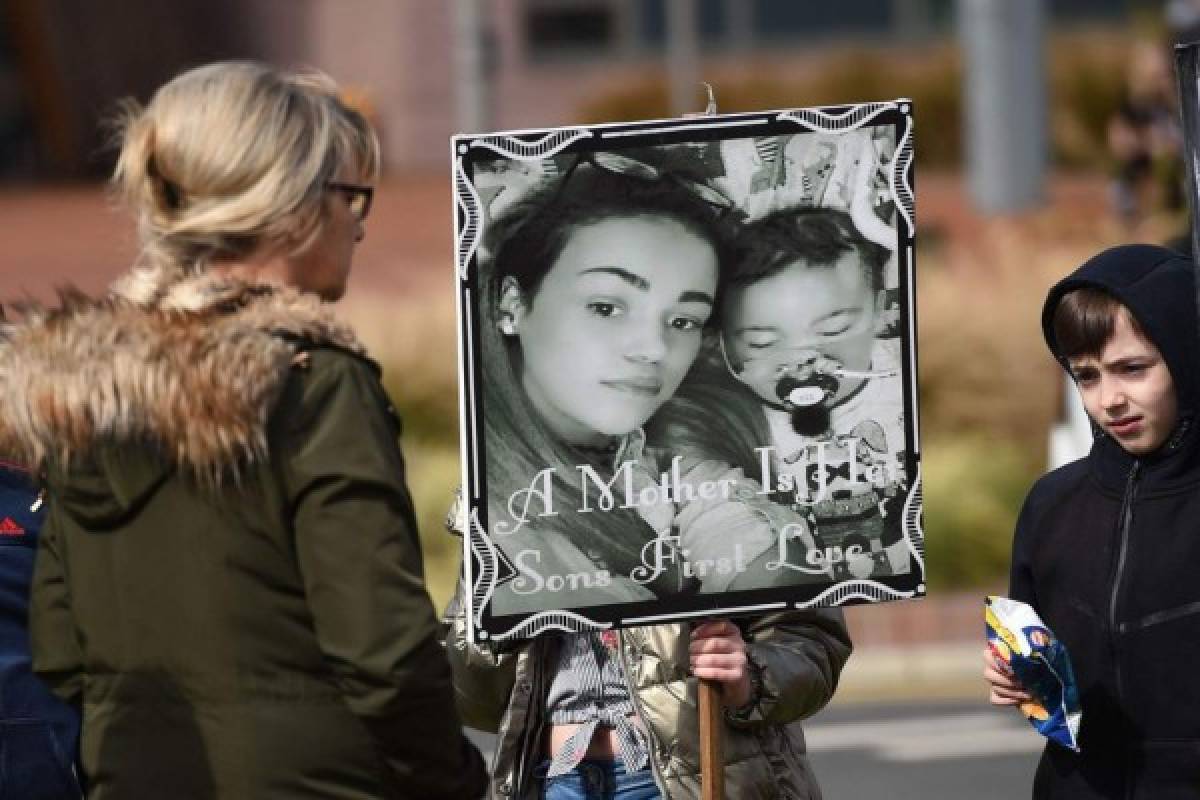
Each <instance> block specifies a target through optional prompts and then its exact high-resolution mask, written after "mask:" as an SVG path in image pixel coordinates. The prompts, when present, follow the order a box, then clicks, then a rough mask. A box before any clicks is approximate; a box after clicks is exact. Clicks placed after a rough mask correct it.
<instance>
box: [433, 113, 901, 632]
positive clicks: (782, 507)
mask: <svg viewBox="0 0 1200 800" xmlns="http://www.w3.org/2000/svg"><path fill="white" fill-rule="evenodd" d="M912 126H913V113H912V107H911V103H909V102H908V101H907V100H896V101H891V102H877V103H867V104H859V105H848V106H838V107H825V108H808V109H794V110H790V111H774V112H762V113H758V114H734V115H709V116H697V117H691V118H684V119H677V120H664V121H658V122H639V123H625V124H611V125H598V126H590V127H579V128H557V129H550V130H536V131H521V132H510V133H495V134H481V135H474V136H470V135H463V136H457V137H455V138H454V140H453V166H454V179H455V187H454V189H455V200H456V219H455V233H456V246H457V250H456V255H457V260H458V263H457V269H458V275H457V279H458V309H459V323H460V367H461V373H462V393H461V411H462V451H463V470H464V475H463V502H462V503H461V507H460V514H461V518H462V523H461V525H460V528H461V529H463V530H464V531H465V537H464V538H465V542H464V546H465V550H466V557H465V559H464V571H465V575H464V578H465V580H466V582H467V585H468V586H469V587H470V591H469V592H468V593H467V594H468V602H469V604H470V616H471V620H472V626H473V630H472V635H473V636H474V637H476V639H493V640H504V639H510V638H527V637H530V636H533V635H535V634H537V633H539V632H543V631H546V630H550V629H556V630H569V631H583V630H592V629H604V628H610V627H625V626H635V625H644V624H650V623H652V622H660V621H667V620H679V619H688V618H692V617H699V616H710V615H713V614H724V615H736V614H749V613H763V612H764V611H768V610H772V609H778V610H783V609H788V608H807V607H812V606H834V605H847V604H852V603H864V602H883V601H889V600H899V599H908V598H913V597H918V596H921V595H923V594H924V592H925V585H924V551H923V542H922V537H923V534H922V530H921V478H920V469H919V445H918V424H917V422H918V420H917V403H916V336H915V313H916V310H915V307H914V297H915V289H914V286H913V279H912V270H913V256H912V253H913V244H914V239H913V234H914V229H915V225H914V220H913V214H914V207H913V194H912V161H913V146H912Z"/></svg>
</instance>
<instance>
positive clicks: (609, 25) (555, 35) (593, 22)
mask: <svg viewBox="0 0 1200 800" xmlns="http://www.w3.org/2000/svg"><path fill="white" fill-rule="evenodd" d="M524 24H525V41H526V43H527V46H528V49H529V54H530V55H531V56H532V57H533V58H535V59H543V58H555V57H559V56H576V55H595V54H597V53H602V52H604V51H606V50H609V49H611V48H613V47H615V46H616V44H617V18H616V10H615V9H614V8H613V5H612V4H611V3H609V2H602V1H601V0H597V2H572V3H561V2H560V3H548V2H542V3H532V2H531V3H529V4H527V5H526V7H525V19H524Z"/></svg>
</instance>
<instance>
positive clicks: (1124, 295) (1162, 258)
mask: <svg viewBox="0 0 1200 800" xmlns="http://www.w3.org/2000/svg"><path fill="white" fill-rule="evenodd" d="M1085 287H1092V288H1097V289H1103V290H1104V291H1106V292H1108V293H1109V294H1111V295H1112V296H1113V297H1115V298H1116V299H1117V300H1119V301H1120V302H1121V304H1122V305H1124V306H1125V307H1126V308H1128V309H1129V313H1130V314H1132V315H1133V317H1134V319H1136V320H1137V322H1138V325H1140V326H1141V328H1142V331H1143V333H1145V335H1146V336H1147V337H1148V338H1149V339H1150V340H1151V341H1152V342H1154V344H1155V346H1156V347H1158V349H1159V351H1160V352H1161V353H1162V355H1163V359H1164V360H1165V361H1166V363H1167V369H1169V370H1170V372H1171V380H1172V381H1173V382H1174V384H1175V391H1176V395H1177V397H1178V400H1179V412H1180V415H1181V416H1182V415H1188V416H1192V417H1194V416H1195V415H1196V411H1197V408H1198V406H1200V388H1198V383H1197V375H1198V374H1200V339H1198V338H1197V337H1198V336H1200V326H1197V321H1196V320H1197V310H1196V278H1195V266H1194V265H1193V264H1192V262H1191V261H1190V260H1188V259H1187V258H1185V257H1183V256H1181V255H1180V254H1179V253H1176V252H1175V251H1173V250H1168V249H1167V248H1165V247H1158V246H1156V245H1149V244H1131V245H1121V246H1119V247H1112V248H1109V249H1108V250H1105V251H1103V252H1102V253H1100V254H1098V255H1096V256H1094V257H1092V258H1091V259H1089V260H1088V261H1087V262H1085V263H1084V264H1083V266H1081V267H1080V268H1079V269H1077V270H1075V271H1074V272H1072V273H1071V274H1070V275H1068V276H1067V277H1066V278H1064V279H1063V280H1062V281H1059V282H1058V283H1057V284H1056V285H1055V286H1054V287H1053V288H1052V289H1051V290H1050V293H1049V294H1048V295H1047V297H1046V303H1045V305H1044V306H1043V307H1042V333H1043V334H1044V335H1045V337H1046V344H1047V346H1049V348H1050V352H1051V353H1052V354H1053V355H1054V357H1055V359H1057V360H1058V362H1059V363H1060V364H1062V366H1063V368H1064V369H1068V366H1067V363H1066V359H1065V358H1064V357H1063V355H1062V353H1060V352H1059V349H1058V347H1057V342H1056V341H1055V339H1054V325H1053V323H1054V312H1055V310H1056V309H1057V308H1058V303H1059V301H1060V300H1062V298H1063V295H1065V294H1067V293H1068V292H1071V291H1073V290H1075V289H1082V288H1085ZM1068 371H1069V369H1068Z"/></svg>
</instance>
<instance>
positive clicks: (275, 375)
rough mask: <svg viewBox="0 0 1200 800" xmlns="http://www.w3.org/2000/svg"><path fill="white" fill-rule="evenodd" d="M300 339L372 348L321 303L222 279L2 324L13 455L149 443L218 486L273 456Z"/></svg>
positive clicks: (6, 434)
mask: <svg viewBox="0 0 1200 800" xmlns="http://www.w3.org/2000/svg"><path fill="white" fill-rule="evenodd" d="M300 341H310V342H314V343H318V344H332V345H335V346H337V347H341V348H344V349H347V350H351V351H354V352H357V353H360V354H361V352H362V348H361V347H360V345H359V344H358V342H357V340H356V339H355V337H354V334H353V333H352V332H351V331H350V329H349V328H348V327H346V326H345V325H344V324H342V323H341V322H339V321H338V320H337V319H336V318H335V317H334V316H333V314H332V312H331V311H330V310H329V308H328V306H326V305H325V304H323V303H322V302H321V301H320V300H319V299H318V298H316V297H315V296H313V295H310V294H304V293H301V292H298V291H296V290H295V289H291V288H285V287H280V286H274V285H265V284H247V283H244V282H240V281H236V280H231V279H228V278H222V277H218V276H215V275H198V276H192V277H188V278H182V279H180V280H177V281H175V282H173V283H170V284H168V285H162V286H159V287H158V288H157V289H156V291H154V292H147V291H145V287H144V286H142V285H140V284H139V283H138V282H137V281H136V280H130V279H129V278H126V279H124V280H122V281H121V282H119V283H118V284H116V285H115V286H114V288H113V290H112V291H111V292H110V293H109V294H108V296H106V297H104V298H103V299H91V298H88V297H86V296H84V295H82V294H81V293H78V292H63V293H62V294H61V303H60V306H59V307H58V308H45V307H41V306H33V305H27V306H23V307H21V308H20V309H18V319H16V320H5V321H3V323H2V324H0V453H5V454H8V455H9V456H10V457H13V458H16V459H19V460H21V461H23V462H24V463H27V464H32V465H38V466H44V465H46V464H47V463H50V464H61V465H67V464H70V463H72V462H73V461H74V460H75V457H76V456H77V455H79V454H81V453H83V452H85V451H88V450H90V449H91V448H93V447H94V446H97V445H112V444H122V443H130V442H136V443H140V444H145V445H149V446H151V447H154V448H156V449H157V450H158V451H159V452H160V453H161V454H162V455H163V456H164V457H165V458H166V459H167V460H169V461H170V462H173V463H174V464H175V465H176V466H178V467H180V468H183V469H186V470H188V471H190V472H192V473H194V474H195V475H197V476H198V477H201V478H204V479H206V480H207V481H213V480H218V479H219V478H220V476H222V475H223V474H226V473H228V472H230V471H236V470H237V468H238V466H239V465H242V464H245V463H248V462H252V461H256V460H260V459H262V458H263V457H264V456H265V455H266V448H267V441H266V430H267V419H268V417H269V415H270V412H271V410H272V409H273V407H274V405H275V402H276V401H277V399H278V398H279V395H280V392H281V391H282V389H283V385H284V381H285V379H286V377H287V374H288V371H289V370H290V369H291V368H292V366H293V362H294V361H295V360H296V359H297V350H298V347H299V343H300Z"/></svg>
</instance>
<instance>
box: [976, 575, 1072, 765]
mask: <svg viewBox="0 0 1200 800" xmlns="http://www.w3.org/2000/svg"><path fill="white" fill-rule="evenodd" d="M984 619H985V620H986V623H987V641H988V647H989V648H991V651H992V652H993V653H994V654H995V655H996V658H997V660H999V661H1001V662H1003V663H1005V664H1007V665H1008V666H1009V667H1010V668H1011V669H1012V672H1013V675H1014V677H1016V679H1017V681H1018V682H1019V683H1020V684H1021V686H1023V687H1024V688H1025V690H1026V691H1027V692H1029V694H1030V695H1031V696H1032V697H1033V699H1032V700H1029V701H1027V702H1024V703H1022V704H1021V705H1020V706H1019V708H1020V710H1021V713H1022V714H1024V715H1025V716H1026V718H1028V719H1029V722H1030V724H1032V725H1033V727H1034V728H1035V729H1036V730H1037V732H1038V733H1040V734H1042V735H1043V736H1045V737H1046V738H1047V739H1049V740H1050V741H1052V742H1057V743H1058V744H1060V745H1062V746H1063V747H1069V748H1070V749H1072V750H1075V751H1078V750H1079V723H1080V721H1081V720H1082V719H1083V712H1082V711H1081V710H1080V708H1079V689H1078V688H1077V687H1076V685H1075V673H1074V672H1073V671H1072V670H1071V659H1070V658H1069V657H1068V656H1067V648H1066V647H1065V646H1064V645H1063V643H1062V642H1060V641H1059V640H1058V637H1056V636H1055V635H1054V634H1053V633H1052V632H1051V631H1050V629H1049V628H1047V627H1046V624H1045V623H1044V622H1042V618H1041V617H1039V616H1038V615H1037V612H1036V611H1034V610H1033V609H1032V608H1031V607H1030V606H1028V605H1026V604H1025V603H1022V602H1019V601H1017V600H1010V599H1009V598H1007V597H998V596H996V595H991V596H989V597H988V599H987V601H986V603H985V605H984Z"/></svg>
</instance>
